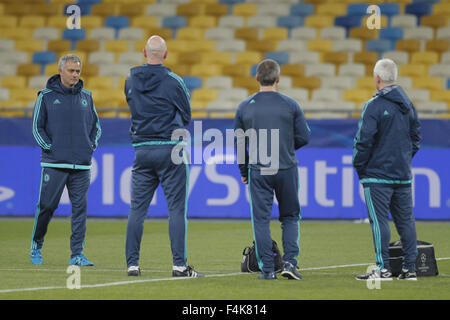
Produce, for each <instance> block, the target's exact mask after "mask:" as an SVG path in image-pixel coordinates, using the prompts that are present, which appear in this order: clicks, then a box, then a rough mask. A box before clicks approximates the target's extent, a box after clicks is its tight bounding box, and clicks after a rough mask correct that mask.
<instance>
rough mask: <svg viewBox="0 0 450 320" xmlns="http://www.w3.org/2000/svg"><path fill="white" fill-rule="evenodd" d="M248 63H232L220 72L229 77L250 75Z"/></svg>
mask: <svg viewBox="0 0 450 320" xmlns="http://www.w3.org/2000/svg"><path fill="white" fill-rule="evenodd" d="M250 69H251V65H250V64H247V63H246V64H239V63H236V64H232V65H229V66H227V67H225V68H223V70H222V73H223V75H224V76H230V77H248V76H249V75H250Z"/></svg>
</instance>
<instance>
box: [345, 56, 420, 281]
mask: <svg viewBox="0 0 450 320" xmlns="http://www.w3.org/2000/svg"><path fill="white" fill-rule="evenodd" d="M396 79H397V66H396V65H395V63H394V62H393V61H392V60H390V59H382V60H379V61H378V62H377V64H376V65H375V68H374V81H375V85H376V88H377V90H378V92H377V93H376V95H375V96H374V97H373V98H372V99H370V100H369V101H368V102H367V103H366V105H365V107H364V109H363V112H362V115H361V120H360V121H359V125H358V132H357V134H356V137H355V139H354V147H353V166H354V167H355V169H356V172H357V173H358V176H359V180H360V183H361V184H362V185H363V187H364V196H365V201H366V206H367V211H368V213H369V221H370V225H371V227H372V234H373V242H374V247H375V257H376V265H377V267H376V268H375V269H374V270H373V271H372V272H370V273H368V274H362V275H359V276H357V279H358V280H369V279H370V280H372V279H379V280H392V273H391V270H390V265H389V241H390V235H391V234H390V228H389V223H388V222H389V220H388V214H389V212H390V213H391V215H392V218H393V221H394V224H395V227H396V228H397V231H398V233H399V235H400V240H401V242H402V246H403V252H404V254H405V256H404V259H403V267H402V272H401V274H400V276H399V279H401V280H416V279H417V278H416V272H415V269H416V267H415V261H416V256H417V238H416V227H415V219H414V213H413V210H412V192H411V182H412V172H411V160H412V158H413V157H414V155H415V154H416V153H417V151H418V150H419V146H420V141H421V133H420V123H419V120H418V118H417V113H416V110H415V108H414V106H413V104H412V102H411V100H410V99H409V98H408V96H407V95H406V94H405V92H404V91H403V89H402V88H401V87H399V86H397V85H395V83H394V82H395V80H396Z"/></svg>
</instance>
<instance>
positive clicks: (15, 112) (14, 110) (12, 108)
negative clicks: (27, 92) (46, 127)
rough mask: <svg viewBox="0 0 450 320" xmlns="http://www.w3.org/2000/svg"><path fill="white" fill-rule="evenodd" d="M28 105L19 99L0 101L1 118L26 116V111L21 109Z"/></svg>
mask: <svg viewBox="0 0 450 320" xmlns="http://www.w3.org/2000/svg"><path fill="white" fill-rule="evenodd" d="M25 107H26V103H25V102H23V101H17V100H8V101H0V118H1V117H11V118H17V117H25V116H26V111H25V110H20V109H23V108H25Z"/></svg>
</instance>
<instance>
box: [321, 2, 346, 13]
mask: <svg viewBox="0 0 450 320" xmlns="http://www.w3.org/2000/svg"><path fill="white" fill-rule="evenodd" d="M316 14H320V15H330V16H345V15H346V14H347V5H346V4H345V3H331V2H325V3H322V4H318V5H317V6H316Z"/></svg>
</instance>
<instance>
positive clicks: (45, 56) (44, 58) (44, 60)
mask: <svg viewBox="0 0 450 320" xmlns="http://www.w3.org/2000/svg"><path fill="white" fill-rule="evenodd" d="M31 62H32V63H36V64H40V65H41V74H44V70H45V65H47V64H49V63H55V62H56V53H54V52H53V51H40V52H35V53H33V57H32V59H31Z"/></svg>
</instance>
